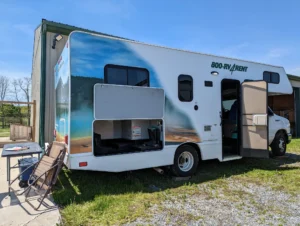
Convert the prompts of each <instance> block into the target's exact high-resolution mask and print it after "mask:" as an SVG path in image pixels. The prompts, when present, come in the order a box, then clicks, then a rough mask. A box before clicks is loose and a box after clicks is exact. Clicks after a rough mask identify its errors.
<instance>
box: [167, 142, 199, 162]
mask: <svg viewBox="0 0 300 226" xmlns="http://www.w3.org/2000/svg"><path fill="white" fill-rule="evenodd" d="M183 145H189V146H191V147H193V148H195V150H196V151H197V153H198V157H199V161H201V160H202V153H201V149H200V147H199V145H198V144H197V143H193V142H185V143H182V144H180V145H179V146H178V147H177V148H176V151H177V150H178V149H179V148H180V147H182V146H183ZM176 151H175V153H176ZM175 153H174V158H175ZM174 158H173V159H174Z"/></svg>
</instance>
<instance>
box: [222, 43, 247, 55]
mask: <svg viewBox="0 0 300 226" xmlns="http://www.w3.org/2000/svg"><path fill="white" fill-rule="evenodd" d="M249 46H250V44H249V43H248V42H243V43H240V44H237V45H234V46H229V47H226V48H224V49H221V50H220V51H219V53H218V55H222V56H226V57H237V58H238V57H239V56H240V55H241V53H242V51H244V50H245V49H247V48H248V47H249Z"/></svg>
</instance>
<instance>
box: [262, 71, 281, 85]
mask: <svg viewBox="0 0 300 226" xmlns="http://www.w3.org/2000/svg"><path fill="white" fill-rule="evenodd" d="M265 73H270V81H266V80H265V79H264V77H265V75H264V74H265ZM273 74H277V75H278V82H273V81H272V75H273ZM263 80H264V81H266V82H267V83H271V84H279V83H280V74H279V73H278V72H272V71H264V72H263Z"/></svg>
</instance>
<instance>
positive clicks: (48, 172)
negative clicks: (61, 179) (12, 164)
mask: <svg viewBox="0 0 300 226" xmlns="http://www.w3.org/2000/svg"><path fill="white" fill-rule="evenodd" d="M65 154H66V146H65V144H64V143H61V142H56V141H54V142H53V143H52V144H51V145H49V146H48V148H47V150H46V152H45V154H44V155H43V156H42V158H41V159H40V161H39V162H37V163H36V165H35V167H34V169H33V171H32V174H31V175H30V177H29V180H28V184H29V185H28V187H27V188H26V189H25V190H24V191H23V192H22V193H20V194H19V195H21V194H24V193H25V200H26V201H27V202H28V199H27V198H28V195H29V193H30V191H31V189H33V190H34V191H36V193H38V194H39V195H40V198H41V199H40V200H39V205H38V207H34V206H33V208H34V209H36V210H37V209H39V208H40V206H41V204H42V203H43V200H44V199H45V198H46V196H47V195H48V194H49V193H50V191H51V189H52V187H53V185H55V183H56V180H57V177H58V174H59V172H60V170H61V168H62V166H63V162H64V157H65ZM26 170H27V169H26ZM26 170H24V171H26ZM24 171H23V172H24ZM23 172H22V173H23ZM22 173H21V174H22ZM21 174H20V175H21ZM20 175H18V177H17V178H19V176H20ZM17 178H16V179H17ZM16 179H15V180H16ZM15 180H13V181H12V182H11V184H12V183H13V182H14V181H15ZM42 190H44V191H45V192H44V193H43V194H40V192H41V191H42ZM28 203H29V202H28ZM29 204H30V205H31V203H29ZM31 206H32V205H31Z"/></svg>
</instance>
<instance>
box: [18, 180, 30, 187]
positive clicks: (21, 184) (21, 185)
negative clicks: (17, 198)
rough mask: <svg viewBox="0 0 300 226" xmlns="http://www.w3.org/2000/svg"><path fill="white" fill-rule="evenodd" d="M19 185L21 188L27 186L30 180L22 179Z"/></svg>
mask: <svg viewBox="0 0 300 226" xmlns="http://www.w3.org/2000/svg"><path fill="white" fill-rule="evenodd" d="M19 186H20V188H26V187H28V182H27V181H26V180H21V181H20V182H19Z"/></svg>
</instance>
